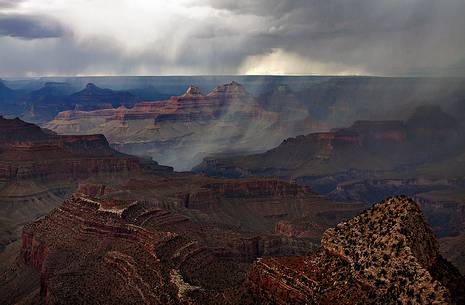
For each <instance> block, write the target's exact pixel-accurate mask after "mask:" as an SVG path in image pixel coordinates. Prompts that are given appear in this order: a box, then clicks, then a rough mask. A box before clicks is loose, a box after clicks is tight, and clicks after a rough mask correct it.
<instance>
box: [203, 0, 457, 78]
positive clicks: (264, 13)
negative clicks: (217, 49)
mask: <svg viewBox="0 0 465 305" xmlns="http://www.w3.org/2000/svg"><path fill="white" fill-rule="evenodd" d="M205 4H206V5H210V6H212V7H215V8H217V9H222V10H226V11H229V12H230V13H231V14H234V15H237V16H240V15H256V16H260V17H262V18H265V19H266V20H267V28H266V29H264V30H263V31H262V32H260V33H256V34H255V35H254V37H250V38H251V39H250V40H249V41H248V42H247V43H246V44H245V45H244V47H245V48H251V49H250V51H251V53H253V52H256V50H257V49H260V47H261V49H262V52H264V53H266V52H270V49H271V48H282V49H285V50H287V51H290V52H295V53H297V54H299V55H301V56H303V57H305V58H309V59H311V60H313V61H317V62H323V63H331V62H332V63H334V62H336V63H344V64H345V65H349V66H354V67H360V68H363V69H364V70H367V71H369V72H371V73H374V74H388V75H391V74H409V73H415V72H414V71H420V70H421V71H423V72H424V73H425V74H428V73H432V74H434V73H437V72H439V71H440V70H441V69H442V68H443V67H445V66H447V67H450V66H454V65H457V64H460V63H461V66H462V67H463V61H464V59H465V52H463V49H464V47H465V18H463V13H464V12H465V1H462V0H443V1H434V0H402V1H401V0H377V1H374V0H347V1H336V0H325V1H319V0H306V1H303V0H257V1H247V0H233V1H231V0H208V1H206V2H205ZM257 44H258V45H257ZM462 73H463V74H465V71H462Z"/></svg>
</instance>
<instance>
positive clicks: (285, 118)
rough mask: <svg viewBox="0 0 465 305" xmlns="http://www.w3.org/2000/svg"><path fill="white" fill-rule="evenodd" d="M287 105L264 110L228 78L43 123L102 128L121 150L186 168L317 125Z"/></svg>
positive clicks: (72, 130)
mask: <svg viewBox="0 0 465 305" xmlns="http://www.w3.org/2000/svg"><path fill="white" fill-rule="evenodd" d="M276 94H290V93H289V92H288V91H279V92H277V93H276ZM278 98H279V97H278ZM293 107H297V106H296V105H294V106H293ZM269 108H270V107H269ZM286 109H288V110H286V111H285V110H283V109H272V110H275V111H269V110H266V109H264V108H263V107H262V106H261V105H260V104H259V101H258V100H257V99H256V98H254V97H253V96H252V95H250V94H249V93H248V92H247V91H246V90H245V89H244V87H243V86H242V85H240V84H239V83H237V82H231V83H229V84H226V85H221V86H217V87H216V88H215V89H213V90H212V91H210V92H209V93H208V94H206V95H203V94H202V92H201V90H200V89H199V88H198V87H195V86H189V87H188V89H187V90H186V92H185V93H184V94H182V95H180V96H173V97H171V98H170V99H169V100H165V101H149V102H140V103H136V104H135V105H134V106H133V107H132V108H126V107H124V106H121V107H118V108H108V109H102V110H95V111H79V110H70V111H65V112H61V113H59V114H58V115H57V116H56V117H55V118H54V119H53V120H52V121H50V122H49V123H47V124H45V125H44V127H45V128H47V129H50V130H52V131H54V132H57V133H61V134H87V133H102V134H104V135H105V136H106V137H107V138H108V140H109V141H110V143H111V144H112V146H113V147H114V148H116V149H117V150H119V151H122V152H125V153H129V154H133V155H140V156H142V155H148V156H150V157H152V158H153V159H155V160H157V161H158V162H160V163H161V164H168V165H173V166H174V167H175V168H176V169H178V170H189V169H190V168H191V167H192V166H193V165H195V164H196V163H198V162H200V161H201V159H202V158H203V157H204V156H206V155H207V154H215V153H234V152H250V151H251V150H252V151H263V150H265V149H267V148H270V147H272V146H274V145H277V144H278V143H279V141H281V139H282V138H285V137H287V136H289V135H291V134H296V133H302V132H308V131H311V130H313V129H315V128H318V122H314V121H312V120H309V118H308V113H307V112H306V111H305V109H302V107H300V111H299V109H297V108H292V107H287V108H286ZM278 110H279V111H278ZM297 113H298V115H297ZM291 117H292V119H291Z"/></svg>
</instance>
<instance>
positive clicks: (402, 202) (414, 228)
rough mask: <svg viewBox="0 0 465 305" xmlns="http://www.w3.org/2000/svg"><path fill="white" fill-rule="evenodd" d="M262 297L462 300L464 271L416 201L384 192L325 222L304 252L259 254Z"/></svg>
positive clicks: (256, 282)
mask: <svg viewBox="0 0 465 305" xmlns="http://www.w3.org/2000/svg"><path fill="white" fill-rule="evenodd" d="M249 285H250V289H251V290H252V291H253V292H254V293H255V294H256V295H258V296H259V298H261V299H262V302H261V304H355V303H357V304H358V303H363V304H399V303H400V304H461V303H463V302H464V301H465V278H463V277H462V276H461V275H460V274H459V273H458V271H457V270H456V269H455V268H454V267H453V266H452V265H450V263H448V262H447V261H445V260H444V259H443V258H442V257H441V256H440V255H439V249H438V244H437V241H436V239H435V238H434V236H433V233H432V231H431V229H430V227H429V225H428V224H427V223H426V222H425V220H424V218H423V215H422V213H421V211H420V209H419V207H418V205H417V204H416V203H415V202H413V201H411V200H409V199H407V198H405V197H397V198H390V199H387V200H385V201H383V202H381V203H378V204H376V205H375V206H374V207H373V208H371V209H370V210H368V211H366V212H364V213H362V214H361V215H359V216H357V217H355V218H353V219H351V220H349V221H347V222H342V223H340V224H338V225H337V226H336V227H335V228H331V229H328V230H327V231H326V232H325V233H324V235H323V238H322V240H321V248H320V250H319V251H318V252H317V253H315V254H313V255H310V256H305V257H283V258H270V259H268V258H262V259H259V260H258V261H257V262H256V263H255V265H254V267H253V268H252V270H251V272H250V274H249Z"/></svg>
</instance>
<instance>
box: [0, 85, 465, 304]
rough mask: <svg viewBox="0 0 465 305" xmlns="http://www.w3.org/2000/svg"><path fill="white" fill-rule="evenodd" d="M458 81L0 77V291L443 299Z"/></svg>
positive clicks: (295, 299) (459, 140) (25, 297)
mask: <svg viewBox="0 0 465 305" xmlns="http://www.w3.org/2000/svg"><path fill="white" fill-rule="evenodd" d="M3 83H5V84H7V85H8V86H5V85H4V84H3ZM193 83H197V84H198V86H194V85H189V84H193ZM218 83H225V85H219V86H218V85H217V84H218ZM141 84H143V85H141ZM462 84H463V80H462V79H459V78H458V79H450V80H449V79H447V80H444V79H434V78H431V79H421V78H418V79H415V78H412V79H403V78H402V79H398V78H374V77H373V78H372V77H366V78H365V77H296V78H293V77H282V78H281V77H221V76H218V77H166V78H165V77H161V78H152V77H147V78H145V77H138V78H125V77H121V78H105V77H102V78H99V77H96V78H90V77H84V78H43V79H35V80H13V81H12V80H7V81H4V82H0V113H2V114H4V115H5V116H6V117H14V116H21V118H22V119H18V118H16V119H7V118H3V117H0V215H1V216H0V223H1V225H0V295H2V297H3V296H4V297H3V298H2V299H1V300H0V304H18V305H19V304H23V305H25V304H44V305H45V304H96V303H98V304H115V303H121V304H250V305H252V304H270V305H271V304H283V305H284V304H355V303H364V304H380V303H383V304H397V303H399V302H400V303H402V304H425V303H437V304H461V303H463V302H465V296H464V294H463V291H464V290H465V280H464V278H463V272H464V269H463V268H464V264H465V263H464V259H463V258H464V256H463V253H464V252H463V247H462V244H463V236H464V232H465V227H464V223H465V202H464V201H463V198H464V197H463V194H464V192H465V181H464V180H463V177H464V175H465V172H464V169H465V166H464V164H465V163H464V162H465V158H464V157H465V146H464V143H465V142H464V141H463V139H464V138H465V137H464V135H465V128H464V125H463V117H462V116H463V113H461V112H460V109H463V105H465V104H464V103H463V98H462V97H463V96H464V94H463V90H462V89H460V88H463V86H462ZM83 86H84V89H82V88H83ZM9 87H11V88H13V89H10V88H9ZM102 88H112V89H102ZM185 88H187V90H186V89H185ZM210 88H213V89H210ZM206 89H208V90H206ZM204 92H206V93H204ZM142 96H144V97H146V98H142ZM438 100H440V101H441V106H438V104H437V103H438ZM24 120H28V121H32V122H37V123H40V124H41V127H39V126H37V125H34V124H30V123H26V122H25V121H24ZM338 126H348V127H344V128H340V127H338ZM283 139H286V140H284V141H283ZM273 147H274V148H273ZM153 160H156V161H157V162H156V161H153ZM158 162H160V164H167V165H174V167H175V168H174V169H173V167H170V166H163V165H160V164H159V163H158ZM194 165H196V166H195V167H194V168H193V170H192V171H189V172H187V171H186V172H177V171H175V170H190V169H191V168H192V167H193V166H194ZM401 194H402V196H398V195H401ZM404 195H407V196H409V197H411V198H412V199H408V198H406V197H405V196H404ZM391 196H396V197H391ZM387 197H390V198H388V199H386V200H384V199H385V198H387ZM460 272H462V274H461V273H460Z"/></svg>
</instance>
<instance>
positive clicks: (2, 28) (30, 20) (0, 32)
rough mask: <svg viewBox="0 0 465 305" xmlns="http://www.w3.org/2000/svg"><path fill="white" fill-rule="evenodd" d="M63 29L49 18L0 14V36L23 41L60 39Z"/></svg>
mask: <svg viewBox="0 0 465 305" xmlns="http://www.w3.org/2000/svg"><path fill="white" fill-rule="evenodd" d="M64 33H65V28H64V27H63V26H62V25H61V24H60V23H58V22H57V21H55V20H54V19H51V18H44V17H40V16H23V15H2V14H0V36H10V37H18V38H24V39H38V38H52V37H61V36H63V34H64Z"/></svg>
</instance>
